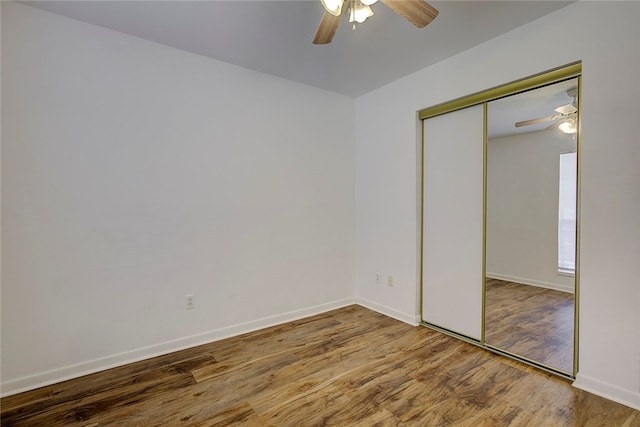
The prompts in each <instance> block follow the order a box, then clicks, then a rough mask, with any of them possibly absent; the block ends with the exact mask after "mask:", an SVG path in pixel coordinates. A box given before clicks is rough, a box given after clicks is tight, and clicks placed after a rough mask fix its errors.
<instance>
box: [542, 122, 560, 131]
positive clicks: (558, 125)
mask: <svg viewBox="0 0 640 427" xmlns="http://www.w3.org/2000/svg"><path fill="white" fill-rule="evenodd" d="M560 123H562V121H558V120H556V121H555V122H553V123H551V124H550V125H549V126H547V127H546V128H545V130H552V129H558V128H559V127H560Z"/></svg>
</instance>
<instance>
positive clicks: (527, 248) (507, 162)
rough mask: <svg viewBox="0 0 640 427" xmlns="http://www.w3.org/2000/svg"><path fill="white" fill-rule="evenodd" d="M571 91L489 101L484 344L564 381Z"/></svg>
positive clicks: (565, 84) (572, 168)
mask: <svg viewBox="0 0 640 427" xmlns="http://www.w3.org/2000/svg"><path fill="white" fill-rule="evenodd" d="M578 84H579V79H578V78H577V77H576V78H573V79H569V80H565V81H561V82H558V83H554V84H552V85H547V86H544V87H540V88H537V89H533V90H530V91H526V92H522V93H518V94H515V95H511V96H507V97H505V98H501V99H497V100H493V101H490V102H488V103H487V146H486V156H487V159H486V213H485V221H486V226H485V227H486V228H485V230H486V236H485V245H486V246H485V260H486V261H485V271H486V274H485V319H484V324H485V329H484V342H485V344H486V345H488V346H491V347H495V348H497V349H499V350H501V351H504V352H507V353H510V354H513V355H516V356H519V357H521V358H524V359H527V360H530V361H533V362H535V363H537V364H541V365H544V366H547V367H550V368H552V369H553V370H557V371H561V372H565V373H569V374H574V361H573V357H574V323H575V322H574V313H575V298H574V296H575V284H576V281H575V266H576V263H575V256H576V210H577V209H576V200H577V192H576V183H577V154H576V151H577V133H576V132H575V131H576V129H577V120H578V111H577V108H578V102H577V95H578ZM561 166H562V167H561Z"/></svg>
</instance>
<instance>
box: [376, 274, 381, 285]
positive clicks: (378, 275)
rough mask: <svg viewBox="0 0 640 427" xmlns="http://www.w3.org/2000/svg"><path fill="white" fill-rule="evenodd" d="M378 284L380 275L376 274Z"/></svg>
mask: <svg viewBox="0 0 640 427" xmlns="http://www.w3.org/2000/svg"><path fill="white" fill-rule="evenodd" d="M376 283H380V273H376Z"/></svg>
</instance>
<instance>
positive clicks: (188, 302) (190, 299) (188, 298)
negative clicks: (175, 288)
mask: <svg viewBox="0 0 640 427" xmlns="http://www.w3.org/2000/svg"><path fill="white" fill-rule="evenodd" d="M192 308H196V301H195V299H194V296H193V294H187V295H185V296H184V309H185V310H191V309H192Z"/></svg>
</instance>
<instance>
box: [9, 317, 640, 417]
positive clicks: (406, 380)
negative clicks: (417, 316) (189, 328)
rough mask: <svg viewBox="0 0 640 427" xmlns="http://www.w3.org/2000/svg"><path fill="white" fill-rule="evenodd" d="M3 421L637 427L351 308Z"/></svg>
mask: <svg viewBox="0 0 640 427" xmlns="http://www.w3.org/2000/svg"><path fill="white" fill-rule="evenodd" d="M1 415H2V425H3V426H21V425H29V426H63V425H64V426H115V425H118V426H180V425H190V426H191V425H193V426H221V425H231V424H236V425H248V426H320V425H334V426H373V425H380V426H440V425H459V426H474V427H475V426H492V427H493V426H536V427H538V426H567V425H571V426H586V425H590V426H638V425H640V412H639V411H636V410H633V409H630V408H628V407H625V406H623V405H619V404H616V403H613V402H610V401H607V400H605V399H603V398H600V397H597V396H595V395H592V394H590V393H587V392H584V391H581V390H578V389H576V388H573V387H571V385H570V383H568V382H566V381H565V380H563V379H560V378H558V377H555V376H552V375H548V374H546V373H544V372H540V371H537V370H534V369H533V368H530V367H529V366H526V365H524V364H520V363H519V362H515V361H512V360H510V359H507V358H504V357H501V356H497V355H494V354H492V353H490V352H488V351H486V350H483V349H481V348H479V347H476V346H473V345H471V344H467V343H465V342H463V341H460V340H457V339H455V338H451V337H449V336H446V335H443V334H441V333H439V332H435V331H433V330H430V329H427V328H424V327H412V326H410V325H407V324H405V323H402V322H399V321H397V320H394V319H391V318H388V317H386V316H383V315H381V314H378V313H376V312H373V311H370V310H368V309H365V308H362V307H360V306H349V307H345V308H342V309H339V310H334V311H331V312H328V313H324V314H321V315H317V316H313V317H310V318H306V319H302V320H299V321H295V322H290V323H287V324H284V325H280V326H276V327H272V328H268V329H264V330H260V331H257V332H253V333H249V334H245V335H241V336H238V337H234V338H230V339H226V340H222V341H218V342H214V343H211V344H207V345H203V346H200V347H196V348H192V349H188V350H184V351H180V352H177V353H172V354H169V355H166V356H161V357H156V358H154V359H150V360H146V361H142V362H138V363H133V364H130V365H127V366H123V367H119V368H114V369H110V370H108V371H103V372H99V373H96V374H93V375H89V376H86V377H82V378H78V379H74V380H70V381H66V382H63V383H59V384H55V385H52V386H47V387H43V388H41V389H38V390H34V391H31V392H27V393H22V394H19V395H14V396H9V397H6V398H4V399H2V400H1Z"/></svg>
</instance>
